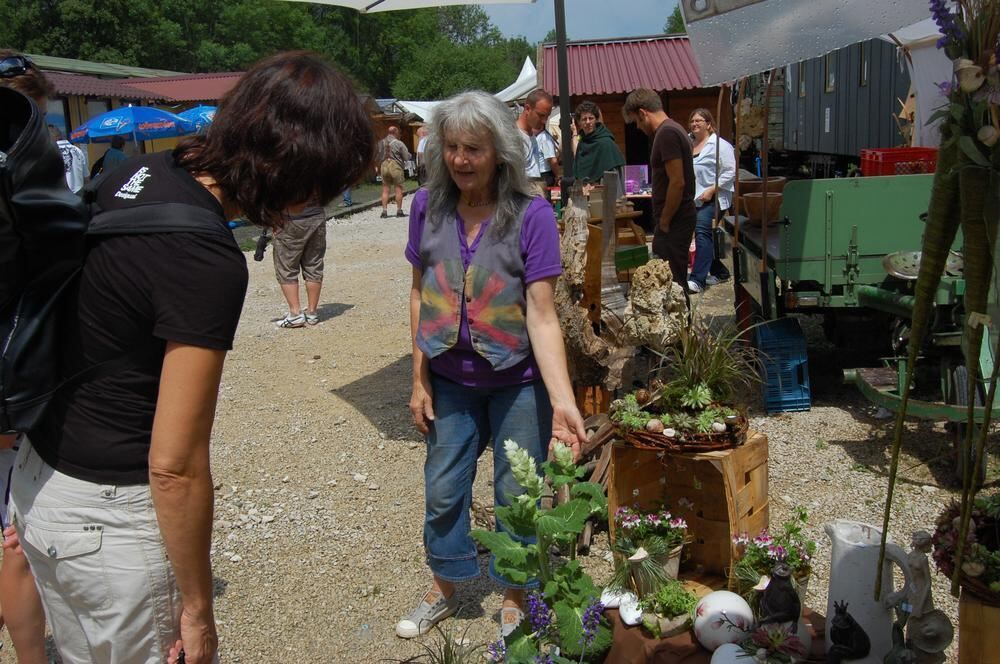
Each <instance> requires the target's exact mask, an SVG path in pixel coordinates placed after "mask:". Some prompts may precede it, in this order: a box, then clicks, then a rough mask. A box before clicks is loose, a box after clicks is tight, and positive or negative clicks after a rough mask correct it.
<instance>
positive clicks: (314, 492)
mask: <svg viewBox="0 0 1000 664" xmlns="http://www.w3.org/2000/svg"><path fill="white" fill-rule="evenodd" d="M318 496H319V491H310V492H309V495H307V496H306V498H308V499H309V500H313V499H314V498H317V497H318Z"/></svg>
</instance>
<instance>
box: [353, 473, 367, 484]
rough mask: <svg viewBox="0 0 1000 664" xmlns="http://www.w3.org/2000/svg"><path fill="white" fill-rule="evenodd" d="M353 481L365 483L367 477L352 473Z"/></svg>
mask: <svg viewBox="0 0 1000 664" xmlns="http://www.w3.org/2000/svg"><path fill="white" fill-rule="evenodd" d="M354 481H355V482H367V481H368V476H367V475H363V474H361V473H354Z"/></svg>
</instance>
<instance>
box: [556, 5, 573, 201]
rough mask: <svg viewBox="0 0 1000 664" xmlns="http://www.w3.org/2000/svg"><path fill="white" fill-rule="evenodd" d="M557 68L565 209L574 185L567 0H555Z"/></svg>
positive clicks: (562, 190) (562, 187) (562, 185)
mask: <svg viewBox="0 0 1000 664" xmlns="http://www.w3.org/2000/svg"><path fill="white" fill-rule="evenodd" d="M555 9H556V68H557V71H558V74H559V133H560V134H562V179H561V181H560V182H559V191H560V198H562V206H563V209H565V208H566V201H567V200H568V199H569V190H570V187H572V186H573V129H572V128H571V126H570V123H571V122H572V121H573V120H572V118H571V117H570V105H569V60H568V58H567V57H566V0H555Z"/></svg>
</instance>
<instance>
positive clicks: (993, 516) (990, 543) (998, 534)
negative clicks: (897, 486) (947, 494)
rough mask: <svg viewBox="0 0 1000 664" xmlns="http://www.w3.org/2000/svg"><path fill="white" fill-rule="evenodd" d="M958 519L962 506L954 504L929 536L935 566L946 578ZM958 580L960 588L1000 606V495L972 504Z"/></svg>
mask: <svg viewBox="0 0 1000 664" xmlns="http://www.w3.org/2000/svg"><path fill="white" fill-rule="evenodd" d="M960 516H961V505H960V504H959V503H958V502H957V501H953V502H952V503H951V504H950V505H948V506H947V507H946V508H945V509H944V511H942V512H941V515H940V516H939V517H938V519H937V527H936V529H935V530H934V534H933V535H932V536H931V543H932V545H933V547H934V554H933V557H934V563H935V565H936V566H937V568H938V570H939V571H940V572H941V573H942V574H944V575H946V576H949V577H950V576H952V573H953V572H954V571H955V556H956V545H957V544H958V532H959V518H960ZM960 578H961V585H962V588H963V589H966V590H968V591H969V592H971V593H972V594H974V595H976V596H978V597H979V598H980V599H982V600H984V601H986V602H987V603H989V604H993V605H1000V493H994V494H991V495H979V496H977V497H976V498H975V499H974V501H973V505H972V516H971V520H970V522H969V530H968V535H967V537H966V546H965V553H964V555H963V556H962V569H961V577H960Z"/></svg>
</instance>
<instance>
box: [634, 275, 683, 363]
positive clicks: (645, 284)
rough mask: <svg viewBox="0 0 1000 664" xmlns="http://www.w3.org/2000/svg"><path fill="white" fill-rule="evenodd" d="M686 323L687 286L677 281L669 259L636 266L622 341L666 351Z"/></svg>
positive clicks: (659, 351)
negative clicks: (685, 297) (685, 292)
mask: <svg viewBox="0 0 1000 664" xmlns="http://www.w3.org/2000/svg"><path fill="white" fill-rule="evenodd" d="M686 323H687V301H686V300H685V299H684V289H683V288H682V287H681V285H680V284H678V283H675V282H674V280H673V274H672V273H671V272H670V265H669V264H668V263H667V261H664V260H660V259H658V258H654V259H653V260H651V261H649V262H648V263H646V264H645V265H643V266H640V267H638V268H636V270H635V274H633V275H632V291H631V293H630V295H629V301H628V304H627V305H625V323H624V325H623V326H622V330H621V335H622V341H623V342H626V343H630V344H632V345H635V346H648V347H649V348H651V349H653V350H654V351H656V352H657V353H664V352H666V350H667V348H668V347H669V346H671V345H673V344H674V343H676V342H677V340H678V339H679V337H680V331H681V329H683V327H684V325H685V324H686Z"/></svg>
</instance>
